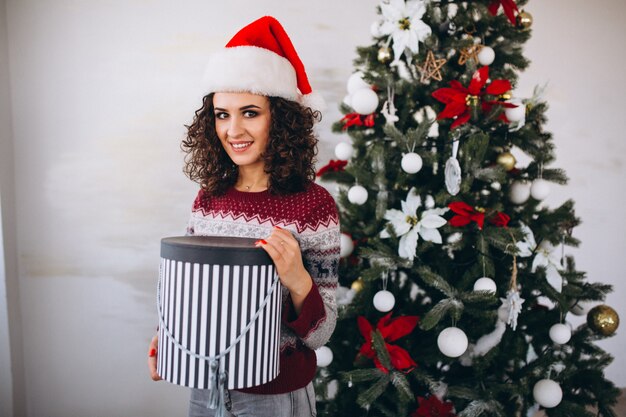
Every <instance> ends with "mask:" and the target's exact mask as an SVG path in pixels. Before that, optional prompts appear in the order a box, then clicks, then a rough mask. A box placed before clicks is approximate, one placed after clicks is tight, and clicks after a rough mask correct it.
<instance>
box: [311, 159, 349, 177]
mask: <svg viewBox="0 0 626 417" xmlns="http://www.w3.org/2000/svg"><path fill="white" fill-rule="evenodd" d="M346 165H348V161H337V160H334V159H331V160H330V161H328V164H326V165H324V166H323V167H321V168H320V169H319V170H318V171H317V172H316V173H315V175H317V176H318V177H321V176H322V175H324V174H325V173H327V172H340V171H343V170H344V168H345V167H346Z"/></svg>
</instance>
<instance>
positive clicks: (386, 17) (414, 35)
mask: <svg viewBox="0 0 626 417" xmlns="http://www.w3.org/2000/svg"><path fill="white" fill-rule="evenodd" d="M380 11H381V14H382V16H383V21H382V22H381V24H380V27H379V30H378V32H379V33H380V34H381V35H388V36H391V39H392V41H393V45H392V49H393V57H394V58H393V63H392V64H394V63H398V62H399V61H400V57H401V56H402V54H403V53H405V52H406V50H407V49H408V50H409V53H410V54H409V57H410V56H412V54H417V53H418V52H419V42H424V40H425V39H426V38H427V37H428V36H429V35H430V34H431V33H432V30H431V28H430V26H428V25H427V24H426V23H424V22H423V21H422V20H421V19H422V16H424V13H426V3H425V2H424V1H423V0H408V1H407V2H406V3H405V2H404V0H388V1H386V2H382V3H381V4H380Z"/></svg>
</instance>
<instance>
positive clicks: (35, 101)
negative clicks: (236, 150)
mask: <svg viewBox="0 0 626 417" xmlns="http://www.w3.org/2000/svg"><path fill="white" fill-rule="evenodd" d="M375 4H376V2H374V1H365V2H364V1H362V0H349V1H348V0H346V1H341V2H337V1H329V0H320V1H317V2H315V3H314V7H312V6H311V3H303V2H279V1H275V0H272V1H264V2H258V1H244V0H234V1H229V2H220V3H217V2H206V1H187V2H184V3H183V4H182V5H180V4H178V5H176V6H175V5H174V4H173V3H172V2H167V1H164V0H152V1H150V0H131V1H121V0H118V1H90V2H77V1H70V0H55V1H46V2H41V1H34V0H20V1H18V0H13V1H7V21H8V46H9V48H8V49H9V53H8V55H9V66H10V87H11V104H12V112H13V120H12V123H13V131H14V135H13V138H14V143H13V146H14V150H15V158H14V161H15V179H16V201H15V204H16V213H17V214H16V219H15V222H16V225H17V234H18V242H17V244H18V246H17V247H19V270H20V294H21V299H20V300H19V305H20V307H21V312H22V322H23V323H22V333H23V337H24V340H23V346H24V352H23V354H24V362H25V371H24V372H25V375H24V377H25V381H26V403H27V407H28V415H29V416H41V415H46V416H50V417H54V416H68V415H80V416H96V415H98V416H129V415H150V416H154V417H156V416H167V415H184V413H185V411H184V409H185V407H186V400H187V396H188V394H187V390H186V389H184V388H178V387H175V386H173V385H169V384H166V383H158V384H155V383H152V382H151V381H150V380H149V378H148V373H147V369H146V364H145V362H146V351H147V344H148V340H149V339H150V337H151V336H152V334H153V332H154V328H155V326H156V322H157V319H156V308H155V285H156V278H157V269H158V258H159V255H158V249H159V248H158V245H159V239H160V238H161V237H163V236H167V235H177V234H181V233H183V231H184V227H185V224H186V221H187V216H188V211H189V208H190V206H191V203H192V200H193V198H194V196H195V192H196V186H195V185H194V184H192V183H190V182H189V181H188V180H187V179H186V178H185V177H184V175H183V174H182V172H181V162H182V154H181V152H180V150H179V142H180V139H181V138H182V136H183V134H184V126H183V125H184V124H186V123H189V122H190V121H191V117H192V115H193V112H194V111H195V109H196V108H197V107H199V105H200V99H201V97H202V92H201V91H199V89H198V87H197V86H198V84H199V81H200V79H201V76H202V71H203V66H204V63H205V60H206V56H207V54H209V53H210V52H211V51H212V50H214V49H215V48H219V47H222V46H223V45H224V44H225V43H226V42H227V41H228V40H229V39H230V37H231V36H232V35H233V34H234V33H235V31H236V30H237V29H239V28H240V27H241V26H243V25H245V24H247V23H248V22H250V21H252V20H253V19H255V18H257V17H259V16H261V15H263V14H271V15H274V16H276V17H277V18H278V19H279V20H281V21H282V22H283V24H284V26H285V27H286V29H287V31H288V33H289V34H290V35H291V37H292V39H293V41H294V43H295V45H296V47H297V49H298V51H299V53H300V55H301V57H302V60H303V61H304V62H305V65H306V66H307V69H308V72H309V77H310V79H311V82H312V84H313V87H314V88H315V89H317V90H318V91H320V92H321V93H322V94H323V95H324V96H325V98H326V100H327V102H328V104H329V111H328V112H327V113H326V114H325V119H324V121H323V122H322V124H321V125H320V128H319V131H320V136H321V138H322V143H321V149H320V155H319V160H320V165H323V164H325V163H326V162H327V160H328V159H329V158H330V157H331V155H332V152H333V149H334V145H335V143H337V141H338V140H341V139H340V137H338V136H336V135H334V134H332V133H331V132H330V124H331V123H332V122H333V121H335V120H336V119H337V118H338V117H339V113H338V111H337V103H338V102H339V101H341V99H342V98H343V96H344V95H345V81H346V79H347V77H348V76H349V75H350V73H351V72H352V60H353V58H354V57H355V56H356V54H355V52H354V48H355V47H356V46H357V45H362V44H367V43H369V41H370V39H369V37H370V35H369V27H370V24H371V22H372V21H373V19H374V17H375V11H374V7H375ZM528 11H530V12H531V13H532V14H533V15H534V17H535V23H534V26H533V27H534V34H533V38H532V39H531V41H530V42H529V43H528V47H527V49H526V51H527V55H528V56H529V58H530V59H531V60H532V61H533V63H532V65H531V68H530V69H529V70H528V71H527V72H526V73H524V74H523V75H522V76H521V80H520V86H519V88H518V95H519V96H522V97H524V96H528V95H530V94H531V93H532V89H533V87H534V86H535V85H536V84H543V83H545V82H549V84H548V88H547V90H546V98H547V100H548V102H549V103H550V106H551V108H550V110H549V112H548V117H549V124H548V126H547V129H548V130H550V131H552V132H553V133H554V135H555V141H556V145H557V155H558V159H557V164H556V165H557V166H559V167H562V168H564V169H565V170H567V172H568V173H569V175H570V178H571V181H570V184H569V185H568V186H567V187H558V188H556V189H554V191H553V193H552V195H551V196H550V198H549V199H548V204H550V205H556V204H559V203H560V202H562V201H563V200H565V199H567V198H573V199H575V200H576V202H577V214H578V215H579V216H580V217H582V218H583V221H584V223H583V225H582V226H581V227H579V228H578V229H577V230H576V232H575V235H576V237H578V238H580V239H581V240H582V242H583V244H582V246H581V247H580V248H579V249H576V250H575V251H571V250H569V249H568V252H570V253H574V254H575V256H576V259H577V261H578V263H577V265H578V267H579V268H580V269H582V270H586V271H588V275H589V279H590V280H592V281H593V280H599V281H603V282H609V283H612V284H614V285H615V287H616V292H615V293H614V294H612V295H611V296H610V297H609V299H608V304H609V305H613V306H614V307H615V308H616V309H617V310H618V312H619V313H620V314H621V316H622V317H623V318H626V309H625V307H624V304H623V303H621V304H619V303H618V300H621V299H623V298H624V295H625V291H626V289H625V286H624V285H623V284H622V281H621V278H622V275H623V272H622V269H621V268H619V263H618V259H620V256H623V253H624V252H625V251H626V244H625V237H624V233H623V230H626V227H625V226H626V225H624V218H623V217H622V216H620V213H621V210H620V207H621V206H623V205H624V193H623V187H624V186H623V181H624V179H625V174H624V162H623V155H624V154H626V152H625V149H624V147H625V145H624V141H623V139H622V134H621V132H622V130H623V129H622V126H621V121H622V120H620V118H621V116H622V113H623V111H624V104H623V103H622V101H621V100H623V97H625V96H626V94H625V93H626V91H625V87H624V85H623V83H620V82H619V81H618V80H620V79H621V78H622V76H621V69H622V68H623V67H624V65H625V64H626V55H625V52H624V49H623V48H619V47H614V46H613V45H617V44H618V42H620V41H621V40H622V39H624V38H625V35H626V27H625V26H623V25H622V22H623V21H624V19H625V18H626V16H625V14H626V6H625V5H624V4H622V2H621V1H620V0H611V1H606V2H605V3H604V4H603V7H602V8H599V7H597V6H594V5H592V4H590V3H589V2H585V1H582V0H568V1H565V0H558V1H552V2H540V1H535V2H531V5H530V7H529V8H528ZM572 28H574V30H572ZM620 191H621V192H620ZM5 244H14V243H11V242H9V243H6V242H5ZM522 284H523V283H522ZM601 344H602V346H604V347H605V348H606V349H608V350H609V351H610V352H612V353H613V354H614V355H616V356H617V360H616V362H615V363H614V364H613V365H612V366H611V367H610V368H609V371H608V375H609V377H610V378H611V379H613V380H614V381H615V382H617V383H618V385H620V386H624V385H626V373H625V371H624V369H626V362H625V359H624V357H623V356H620V355H619V354H620V353H622V352H624V351H625V349H624V344H625V343H624V339H623V337H621V336H619V335H618V336H617V337H615V338H613V339H611V340H607V341H603V342H602V343H601Z"/></svg>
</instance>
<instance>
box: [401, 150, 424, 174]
mask: <svg viewBox="0 0 626 417" xmlns="http://www.w3.org/2000/svg"><path fill="white" fill-rule="evenodd" d="M422 165H423V162H422V157H421V156H419V155H418V154H417V153H415V152H409V153H406V154H404V156H403V157H402V162H401V163H400V166H402V170H403V171H404V172H406V173H407V174H415V173H416V172H419V170H420V169H422Z"/></svg>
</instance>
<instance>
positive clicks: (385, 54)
mask: <svg viewBox="0 0 626 417" xmlns="http://www.w3.org/2000/svg"><path fill="white" fill-rule="evenodd" d="M377 58H378V62H380V63H381V64H386V63H388V62H390V61H391V49H390V48H389V47H388V46H381V48H380V49H379V50H378V56H377Z"/></svg>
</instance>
